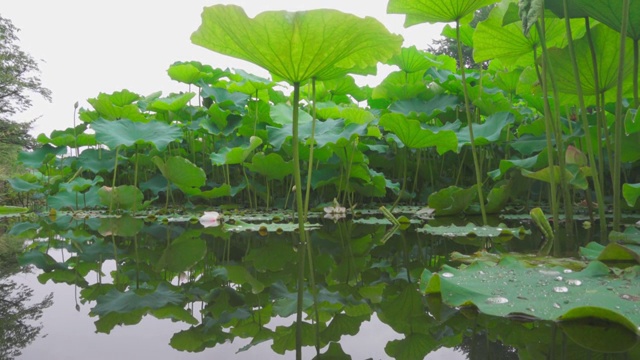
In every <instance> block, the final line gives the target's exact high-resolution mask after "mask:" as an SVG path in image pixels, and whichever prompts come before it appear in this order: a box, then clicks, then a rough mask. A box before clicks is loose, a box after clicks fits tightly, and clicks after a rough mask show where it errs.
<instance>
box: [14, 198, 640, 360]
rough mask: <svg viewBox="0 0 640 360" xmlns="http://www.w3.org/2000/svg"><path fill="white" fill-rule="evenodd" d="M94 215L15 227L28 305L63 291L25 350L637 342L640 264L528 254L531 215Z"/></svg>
mask: <svg viewBox="0 0 640 360" xmlns="http://www.w3.org/2000/svg"><path fill="white" fill-rule="evenodd" d="M402 210H403V211H406V212H407V213H408V212H409V211H411V212H413V211H415V210H416V209H402ZM398 214H400V213H398ZM85 215H86V214H83V216H81V217H79V216H78V214H76V216H73V215H72V214H60V215H58V216H56V217H55V218H48V217H45V218H40V219H30V220H28V219H23V220H27V221H20V222H16V223H14V225H13V227H12V230H11V231H10V232H9V235H11V236H19V237H24V238H30V239H33V240H32V241H30V244H29V245H28V247H27V249H26V250H25V251H24V253H23V254H22V255H21V256H20V257H19V261H20V264H21V265H22V266H30V267H31V268H32V270H33V271H32V272H29V273H26V274H16V275H13V276H10V277H8V278H6V277H3V279H4V280H3V281H4V283H6V282H18V283H23V284H27V285H28V286H29V287H32V288H35V295H34V296H33V298H30V299H29V298H28V299H23V300H25V301H26V302H28V303H37V302H39V301H41V300H42V298H43V297H44V296H46V294H47V293H48V292H53V293H54V296H53V305H51V307H50V308H49V307H48V306H43V307H41V308H40V311H43V314H44V316H43V317H42V321H43V328H42V334H47V336H46V337H44V338H38V339H36V340H35V342H34V343H33V344H32V345H30V346H28V347H26V348H25V349H24V350H23V356H22V357H19V358H24V359H30V358H39V357H41V356H45V355H49V356H51V355H53V356H54V357H64V358H69V359H76V358H78V359H79V358H83V357H86V356H87V355H89V354H94V355H92V356H94V357H96V356H97V357H98V358H112V357H113V356H115V355H116V354H122V355H120V356H125V357H141V356H144V357H146V356H150V354H153V356H154V357H156V358H159V359H178V358H191V357H193V358H196V359H197V358H203V356H208V357H210V356H222V357H228V358H230V357H237V358H247V359H249V358H256V357H262V358H279V357H282V358H290V357H292V356H293V353H294V352H295V351H296V331H301V336H302V346H303V347H302V354H303V357H304V358H312V357H315V356H320V357H321V358H325V357H326V358H363V359H364V358H395V359H418V358H424V357H426V358H434V359H437V358H447V359H467V358H469V359H473V358H487V357H491V358H505V359H510V358H513V359H517V358H531V359H538V358H548V357H551V356H555V357H556V358H560V359H564V358H567V359H568V358H571V359H573V358H575V359H583V358H589V357H590V356H602V354H603V353H610V354H609V355H608V356H609V358H620V359H631V358H636V357H637V356H640V347H638V346H636V344H637V342H638V337H637V334H636V331H634V329H636V328H637V326H638V321H639V319H640V306H638V304H639V303H640V298H639V297H638V296H637V294H638V293H640V292H639V291H638V285H637V281H634V280H633V277H634V276H635V273H633V272H628V271H626V272H625V271H619V275H618V276H612V275H610V271H609V268H608V267H607V266H605V265H603V264H602V263H600V262H588V261H585V260H577V258H575V257H574V258H549V257H544V256H531V255H528V256H523V255H518V253H532V252H535V251H536V249H537V247H538V246H539V244H540V241H541V238H540V234H539V232H537V231H535V230H534V233H533V234H529V231H525V230H524V226H522V227H520V226H518V227H513V228H511V229H513V230H514V232H511V231H509V230H508V229H507V230H505V229H503V230H502V234H501V235H497V234H496V235H495V236H491V235H488V234H483V236H476V235H475V232H479V231H481V230H482V229H478V228H476V229H473V228H472V227H467V226H460V227H458V228H457V229H455V228H452V227H449V228H450V230H449V232H450V233H449V235H448V236H446V237H445V236H442V235H434V234H431V233H429V232H423V231H417V230H420V229H424V228H423V227H422V225H421V224H420V223H419V222H418V221H414V223H415V224H413V225H410V226H409V227H408V228H405V229H404V230H401V229H400V228H399V227H398V226H394V225H393V224H391V223H390V222H389V221H388V220H386V219H384V218H379V217H377V218H374V217H371V216H369V215H366V214H360V215H358V216H356V217H355V218H354V219H350V220H348V221H347V220H345V219H342V220H339V221H336V222H334V221H333V220H327V219H325V220H323V219H321V218H316V217H312V218H311V221H312V222H311V223H310V227H313V226H311V224H317V225H322V226H321V227H319V228H317V229H314V230H312V231H310V233H309V235H310V237H309V241H308V245H309V246H303V245H301V244H300V243H299V241H298V237H297V236H296V234H295V232H293V231H291V230H292V229H293V227H287V223H286V222H276V223H267V222H265V220H270V219H272V218H273V217H274V215H269V214H262V215H259V214H253V215H250V216H249V215H246V214H244V215H243V214H240V213H237V212H229V213H227V214H226V215H225V219H226V220H224V221H222V222H221V223H218V224H216V225H217V226H209V227H205V226H206V225H209V223H207V222H204V225H205V226H203V224H200V223H198V222H193V221H191V222H190V221H188V220H189V218H188V217H183V218H181V219H177V220H176V219H174V221H171V222H167V221H161V220H159V219H155V220H151V219H149V218H135V217H130V216H119V217H86V218H85V217H84V216H85ZM278 216H280V215H276V217H278ZM283 220H286V218H284V219H283ZM491 220H492V221H496V222H497V221H500V219H491ZM460 221H463V220H462V219H460ZM448 222H450V219H449V221H448ZM514 223H515V222H514ZM434 225H437V220H436V221H435V223H434ZM525 225H527V226H528V222H527V223H525ZM461 229H466V230H461ZM472 233H473V234H472ZM580 235H581V237H582V238H583V239H586V238H588V237H589V236H590V231H588V230H582V231H581V232H580ZM593 244H594V243H592V245H590V247H591V246H593ZM590 247H583V248H581V250H580V251H581V253H583V255H584V256H586V257H588V256H593V253H590V252H589V251H590ZM496 249H499V250H500V252H503V253H505V254H508V253H509V254H511V255H505V256H499V255H495V250H496ZM490 250H494V251H490ZM576 250H577V249H576ZM514 251H517V252H514ZM462 254H473V255H471V256H465V255H462ZM465 263H467V264H468V263H471V264H472V265H469V266H468V267H465V266H463V267H460V265H461V264H465ZM594 264H596V265H594ZM459 267H460V268H459ZM301 276H302V277H303V278H304V279H305V280H304V281H303V282H302V283H300V282H299V281H300V277H301ZM39 283H41V284H39ZM54 284H55V285H54ZM300 289H302V291H301V292H300V291H299V290H300ZM425 292H426V293H427V294H428V295H427V296H424V295H423V294H424V293H425ZM299 296H301V299H302V301H301V302H300V303H299V302H298V297H299ZM4 297H5V298H6V299H10V298H12V294H11V293H10V292H9V293H8V294H7V293H5V294H4ZM298 304H301V306H298ZM49 305H50V304H49ZM615 314H619V315H615ZM297 316H300V318H299V319H300V321H298V320H296V317H297ZM558 319H563V320H562V321H557V320H558ZM598 319H599V320H598ZM18 320H19V319H18ZM32 325H33V326H35V324H32ZM630 327H634V328H632V329H630ZM105 334H109V335H105ZM71 336H72V337H74V338H75V339H76V340H75V341H74V342H76V343H77V344H76V345H74V348H73V350H72V349H70V348H69V347H68V345H67V341H68V338H69V337H71ZM142 344H144V345H143V346H142ZM7 345H9V347H10V346H11V344H7ZM96 351H97V352H98V353H101V352H104V355H95V352H96ZM185 352H192V353H193V354H191V355H189V356H187V354H186V353H185ZM101 356H102V357H101ZM104 356H107V357H104ZM350 356H351V357H350Z"/></svg>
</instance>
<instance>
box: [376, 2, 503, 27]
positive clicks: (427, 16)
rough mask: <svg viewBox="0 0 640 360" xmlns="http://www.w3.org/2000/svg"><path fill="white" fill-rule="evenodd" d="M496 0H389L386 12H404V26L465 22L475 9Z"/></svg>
mask: <svg viewBox="0 0 640 360" xmlns="http://www.w3.org/2000/svg"><path fill="white" fill-rule="evenodd" d="M496 2H498V0H417V1H415V0H390V1H389V5H388V7H387V12H388V13H389V14H406V15H407V17H406V19H405V21H404V26H405V27H409V26H412V25H416V24H421V23H425V22H429V23H438V22H445V23H448V22H455V21H461V20H466V21H464V22H467V21H470V20H471V19H470V16H469V15H471V16H472V15H473V13H474V12H475V11H476V10H478V9H480V8H483V7H485V6H487V5H491V4H493V3H496ZM465 18H466V19H465Z"/></svg>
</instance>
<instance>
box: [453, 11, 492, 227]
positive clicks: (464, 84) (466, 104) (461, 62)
mask: <svg viewBox="0 0 640 360" xmlns="http://www.w3.org/2000/svg"><path fill="white" fill-rule="evenodd" d="M456 40H457V44H458V68H459V69H460V76H461V77H462V92H463V93H464V110H465V113H466V114H467V125H468V126H469V140H470V141H471V154H472V155H473V166H474V168H475V173H476V187H477V190H478V201H479V202H480V213H481V214H482V223H483V225H487V211H486V210H485V206H484V194H483V193H482V174H481V173H480V163H479V162H478V153H477V150H476V144H475V138H474V136H473V118H472V115H471V105H470V100H469V90H468V89H467V77H466V74H465V71H464V58H463V57H462V41H461V40H460V21H459V20H456Z"/></svg>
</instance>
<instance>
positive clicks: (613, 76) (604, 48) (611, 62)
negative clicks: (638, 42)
mask: <svg viewBox="0 0 640 360" xmlns="http://www.w3.org/2000/svg"><path fill="white" fill-rule="evenodd" d="M591 38H592V41H593V46H594V48H595V49H596V52H595V55H596V63H597V69H598V84H597V86H598V88H599V90H600V92H601V93H605V94H607V95H608V97H606V98H605V99H606V101H615V96H616V94H615V93H616V91H615V89H616V86H617V81H618V63H619V60H620V59H619V56H618V55H617V54H620V34H619V32H616V31H615V30H612V29H610V28H608V27H607V26H604V25H602V24H598V25H595V26H593V27H592V28H591ZM574 47H575V53H576V61H577V65H578V68H579V69H580V83H581V85H582V92H583V94H584V95H585V96H594V95H596V83H595V78H594V75H593V74H594V70H593V69H594V66H593V61H592V57H591V48H590V45H589V39H588V38H587V37H586V36H585V37H582V38H581V39H578V40H576V41H575V42H574ZM625 49H626V51H625V60H624V61H625V66H624V77H625V78H628V79H631V78H632V77H633V76H632V73H633V50H632V49H633V43H632V40H631V39H627V44H626V46H625ZM611 54H616V56H611ZM549 61H550V62H551V63H552V64H553V68H554V74H555V76H556V79H555V80H556V83H557V85H558V91H560V92H563V93H566V94H577V90H576V85H575V80H574V77H573V64H572V62H571V58H570V54H569V50H568V48H563V49H557V48H555V49H550V50H549ZM609 90H611V91H609ZM587 105H589V104H587ZM594 105H595V104H594Z"/></svg>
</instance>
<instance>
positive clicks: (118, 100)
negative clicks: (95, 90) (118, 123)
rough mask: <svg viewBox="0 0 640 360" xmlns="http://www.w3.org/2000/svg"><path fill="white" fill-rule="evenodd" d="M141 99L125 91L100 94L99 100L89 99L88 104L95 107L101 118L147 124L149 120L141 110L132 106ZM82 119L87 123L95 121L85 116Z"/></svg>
mask: <svg viewBox="0 0 640 360" xmlns="http://www.w3.org/2000/svg"><path fill="white" fill-rule="evenodd" d="M139 98H140V96H139V95H137V94H134V93H131V92H129V91H128V90H123V91H121V92H115V93H113V94H111V95H108V94H104V93H100V94H99V95H98V97H97V98H94V99H87V102H88V103H89V104H91V106H93V108H94V109H95V110H96V112H97V113H98V115H99V117H102V118H105V119H108V120H118V119H130V120H132V121H135V122H146V121H148V120H147V118H146V117H145V116H144V114H142V113H141V112H140V108H138V106H136V105H135V104H132V102H133V101H135V100H137V99H139ZM99 117H98V118H99ZM80 119H81V120H82V121H85V122H93V120H94V119H93V118H88V117H83V116H80Z"/></svg>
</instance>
